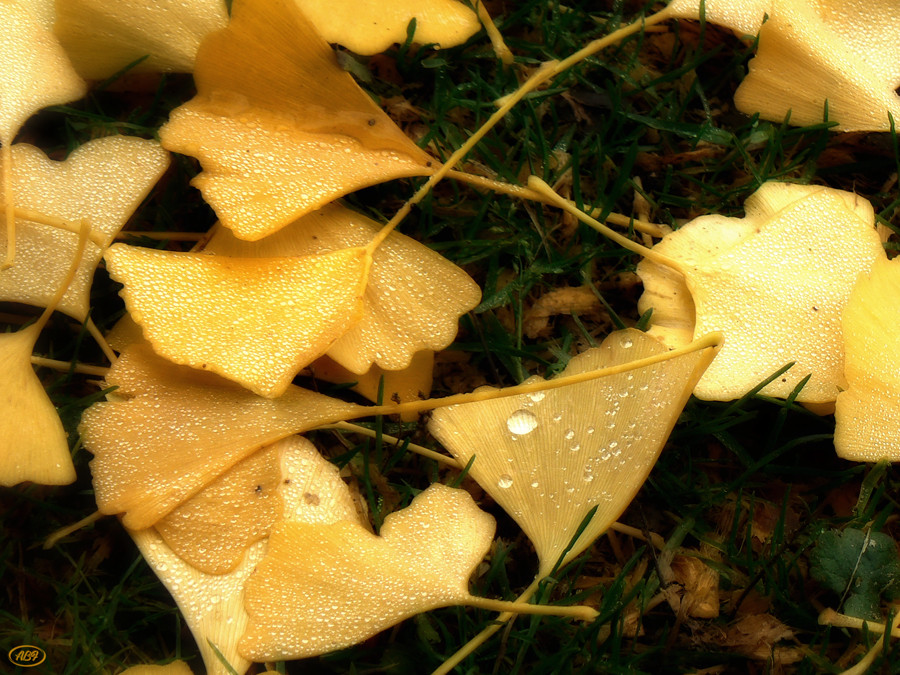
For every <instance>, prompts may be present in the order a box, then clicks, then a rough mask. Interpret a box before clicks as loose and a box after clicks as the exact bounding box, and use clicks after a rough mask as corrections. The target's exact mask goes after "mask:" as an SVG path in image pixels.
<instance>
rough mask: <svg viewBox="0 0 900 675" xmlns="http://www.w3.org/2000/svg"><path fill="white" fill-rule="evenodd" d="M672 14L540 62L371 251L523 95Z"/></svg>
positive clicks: (386, 228)
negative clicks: (570, 53) (559, 56)
mask: <svg viewBox="0 0 900 675" xmlns="http://www.w3.org/2000/svg"><path fill="white" fill-rule="evenodd" d="M670 16H671V13H670V12H669V11H668V8H667V7H666V8H663V9H662V10H660V11H658V12H656V13H655V14H651V15H650V16H648V17H642V18H640V19H638V20H637V21H632V22H631V23H630V24H628V25H627V26H622V27H621V28H619V29H618V30H615V31H613V32H612V33H610V34H609V35H606V36H604V37H602V38H599V39H597V40H594V41H593V42H591V43H590V44H588V45H587V46H585V47H582V48H581V49H579V50H578V51H577V52H575V53H574V54H572V55H571V56H568V57H566V58H565V59H563V60H562V61H548V62H546V63H544V64H543V65H541V67H540V68H538V69H537V70H536V71H534V72H533V73H532V74H531V77H529V78H528V79H527V80H526V81H525V82H524V83H522V85H521V86H520V87H519V88H518V89H516V91H514V92H513V93H512V94H509V95H508V96H504V97H503V98H502V99H500V100H499V101H498V103H499V107H498V108H497V110H496V111H494V113H493V114H492V115H491V116H490V117H489V118H488V120H487V121H486V122H485V123H484V124H482V125H481V127H479V128H478V129H477V130H476V131H475V133H473V134H472V135H471V136H470V137H469V139H468V140H467V141H466V142H465V143H463V144H462V145H461V146H460V147H459V148H458V149H457V150H456V151H455V152H454V153H453V154H452V155H450V157H448V158H447V161H446V162H445V163H444V164H443V165H442V166H441V167H440V168H439V169H438V170H437V171H435V172H434V173H433V174H432V175H431V177H430V178H429V179H428V180H427V181H425V183H423V184H422V187H420V188H419V189H418V190H416V193H415V194H414V195H413V196H412V197H410V198H409V200H408V201H407V202H406V203H405V204H404V205H403V206H401V207H400V209H399V210H398V211H397V213H395V214H394V217H393V218H391V219H390V221H388V223H387V224H386V225H385V226H384V227H383V228H381V230H380V231H379V232H378V234H376V235H375V238H374V239H373V240H372V241H371V242H370V243H369V248H370V250H372V251H374V250H375V249H376V248H378V246H379V245H380V244H381V242H383V241H384V240H385V238H386V237H387V236H388V235H389V234H390V233H391V232H393V230H394V228H396V227H397V225H398V224H399V223H400V222H401V221H402V220H403V219H404V218H406V216H407V215H408V214H409V212H410V211H411V210H412V207H413V206H415V205H416V204H418V203H419V202H420V201H422V200H423V199H425V197H426V196H427V195H428V193H429V192H430V191H431V188H433V187H434V186H435V185H437V184H438V183H439V182H440V181H441V180H443V178H444V177H445V176H447V174H448V173H449V172H450V171H451V170H452V169H454V168H455V167H456V165H457V164H459V163H460V161H462V159H463V158H464V157H465V156H466V155H467V154H469V152H470V151H471V150H472V148H474V147H475V146H476V145H477V144H478V143H479V141H481V139H482V138H484V137H485V136H486V135H487V133H488V132H489V131H490V130H491V129H493V128H494V127H495V126H497V124H499V123H500V120H502V119H503V118H504V117H506V114H507V113H508V112H509V111H510V110H512V108H513V107H514V106H515V105H516V104H517V103H518V102H519V101H521V100H522V99H523V98H525V97H526V96H527V95H528V94H530V93H531V92H532V91H534V90H535V89H537V88H538V87H539V86H541V85H542V84H543V83H544V82H547V81H548V80H550V79H552V78H554V77H556V76H557V75H559V74H560V73H563V72H565V71H566V70H568V69H569V68H571V67H572V66H574V65H575V64H577V63H579V62H580V61H583V60H584V59H586V58H588V57H589V56H593V55H594V54H596V53H597V52H599V51H601V50H603V49H605V48H606V47H608V46H609V45H613V44H617V43H619V42H621V41H622V40H623V39H625V38H626V37H628V36H629V35H633V34H635V33H637V32H639V31H640V30H641V29H643V28H644V27H646V26H651V25H653V24H657V23H660V22H662V21H665V20H666V19H668V18H670Z"/></svg>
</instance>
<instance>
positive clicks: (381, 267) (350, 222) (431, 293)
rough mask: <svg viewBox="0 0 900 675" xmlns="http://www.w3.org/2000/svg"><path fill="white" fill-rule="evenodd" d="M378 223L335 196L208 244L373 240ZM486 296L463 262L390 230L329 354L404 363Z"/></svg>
mask: <svg viewBox="0 0 900 675" xmlns="http://www.w3.org/2000/svg"><path fill="white" fill-rule="evenodd" d="M379 229H380V226H379V225H378V223H376V222H374V221H372V220H371V219H369V218H366V217H365V216H362V215H360V214H358V213H355V212H354V211H351V210H350V209H347V208H345V207H343V206H340V205H339V204H331V205H329V206H326V207H325V208H323V209H320V210H318V211H315V212H313V213H310V214H307V215H306V216H304V217H302V218H300V219H299V220H297V221H295V222H293V223H291V224H290V225H288V226H287V227H285V228H283V229H282V230H280V231H279V232H277V233H275V234H273V235H271V236H269V237H266V238H265V239H262V240H260V241H257V242H246V241H242V240H240V239H238V238H236V237H235V236H234V235H233V234H232V233H231V232H230V231H229V230H227V229H224V228H221V227H219V228H216V229H215V231H214V234H213V236H212V237H211V239H210V240H209V242H208V243H207V244H206V245H205V248H204V250H205V251H207V252H210V253H215V254H217V255H220V256H221V255H225V256H232V257H238V258H243V257H253V258H256V257H270V256H271V257H276V256H304V255H312V254H321V253H325V252H329V251H336V250H340V249H344V248H350V247H363V246H366V245H367V244H368V243H369V242H371V241H372V240H373V238H374V237H375V235H376V234H377V233H378V231H379ZM480 298H481V290H480V289H479V288H478V285H477V284H476V283H475V282H474V281H472V279H471V278H470V277H469V275H467V274H466V273H465V272H463V271H462V270H461V269H460V268H459V267H457V266H456V265H454V264H453V263H451V262H450V261H449V260H447V259H446V258H444V257H443V256H441V255H439V254H438V253H436V252H434V251H432V250H431V249H429V248H428V247H426V246H425V245H423V244H420V243H419V242H417V241H415V240H413V239H410V238H409V237H406V236H404V235H402V234H400V233H399V232H396V231H395V232H391V234H390V235H388V237H387V238H386V239H385V240H384V241H383V242H382V243H381V244H380V245H379V246H378V248H377V249H376V250H375V251H374V253H373V254H372V266H371V270H370V273H369V276H368V282H367V285H366V290H365V294H364V296H363V304H364V309H363V315H362V317H361V318H360V320H359V321H358V322H356V323H355V324H354V325H353V326H351V327H350V328H349V329H348V330H347V331H346V332H345V333H344V334H343V335H342V336H341V337H340V338H338V339H337V340H336V341H335V342H334V344H332V345H331V346H330V347H329V348H328V351H327V354H328V356H330V357H331V358H332V359H334V360H335V361H337V362H338V363H339V364H340V365H342V366H343V367H345V368H347V369H348V370H350V371H352V372H354V373H356V374H357V375H362V374H363V373H365V372H367V371H368V370H369V369H370V367H371V366H372V365H373V364H374V365H377V366H378V367H379V368H382V369H385V370H401V369H403V368H406V367H408V366H409V364H410V361H411V359H412V358H413V356H414V355H415V354H416V353H417V352H420V351H422V350H431V351H440V350H442V349H445V348H446V347H447V346H448V345H449V344H450V343H451V342H452V341H453V340H454V338H455V337H456V332H457V324H458V320H459V317H460V316H461V315H463V314H465V313H466V312H468V311H469V310H471V309H473V308H474V307H475V306H476V305H477V304H478V302H479V300H480Z"/></svg>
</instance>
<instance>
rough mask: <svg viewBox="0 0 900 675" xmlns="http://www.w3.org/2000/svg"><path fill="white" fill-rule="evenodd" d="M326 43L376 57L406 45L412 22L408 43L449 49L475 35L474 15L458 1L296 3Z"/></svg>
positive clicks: (305, 0)
mask: <svg viewBox="0 0 900 675" xmlns="http://www.w3.org/2000/svg"><path fill="white" fill-rule="evenodd" d="M296 2H297V5H298V6H299V7H300V9H301V10H302V11H303V13H304V14H305V15H306V16H307V17H308V18H309V20H310V21H311V22H312V24H313V25H314V26H315V27H316V30H317V31H319V34H320V35H322V37H324V38H325V39H326V40H327V41H328V42H337V43H338V44H342V45H344V46H345V47H347V48H348V49H350V50H351V51H354V52H356V53H357V54H377V53H379V52H383V51H385V50H386V49H387V48H388V47H390V46H391V45H392V44H394V43H395V42H396V43H400V44H403V43H404V42H406V34H407V33H406V32H407V27H408V26H409V22H410V21H411V20H412V19H415V20H416V32H415V34H414V35H413V42H417V43H419V44H436V45H438V46H439V47H442V48H446V47H454V46H456V45H458V44H462V43H463V42H465V41H466V40H468V39H469V38H470V37H471V36H472V35H474V34H475V33H476V32H478V29H479V28H481V24H480V23H479V22H478V17H477V16H476V14H475V12H473V11H472V10H471V9H469V8H468V7H466V6H465V5H464V4H463V3H462V2H458V0H394V1H393V2H383V1H380V0H330V1H329V0H296Z"/></svg>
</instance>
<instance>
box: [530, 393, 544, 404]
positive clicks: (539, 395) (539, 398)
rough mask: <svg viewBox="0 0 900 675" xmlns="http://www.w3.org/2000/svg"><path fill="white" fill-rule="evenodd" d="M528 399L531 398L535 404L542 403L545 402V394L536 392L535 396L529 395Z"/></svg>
mask: <svg viewBox="0 0 900 675" xmlns="http://www.w3.org/2000/svg"><path fill="white" fill-rule="evenodd" d="M528 398H530V399H531V400H532V401H534V402H535V403H540V402H541V401H543V400H544V392H542V391H536V392H534V393H533V394H528Z"/></svg>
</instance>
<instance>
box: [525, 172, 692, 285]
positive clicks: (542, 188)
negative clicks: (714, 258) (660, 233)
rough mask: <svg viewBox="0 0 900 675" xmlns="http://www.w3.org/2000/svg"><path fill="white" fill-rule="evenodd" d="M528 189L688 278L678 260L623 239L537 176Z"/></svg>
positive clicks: (629, 248)
mask: <svg viewBox="0 0 900 675" xmlns="http://www.w3.org/2000/svg"><path fill="white" fill-rule="evenodd" d="M528 187H530V188H531V189H533V190H535V191H536V192H539V193H541V194H542V195H544V198H545V199H544V201H545V202H548V203H551V204H553V205H554V206H557V207H559V208H561V209H562V210H563V211H565V212H567V213H571V214H572V215H573V216H575V217H576V218H578V220H580V221H581V222H583V223H584V224H585V225H587V226H588V227H592V228H593V229H595V230H597V232H599V233H600V234H602V235H603V236H604V237H607V238H608V239H612V240H613V241H614V242H616V243H617V244H618V245H619V246H621V247H622V248H625V249H628V250H629V251H631V252H632V253H637V254H638V255H640V256H643V257H644V258H647V260H650V261H652V262H655V263H657V264H658V265H664V266H666V267H668V268H670V269H673V270H675V271H676V272H679V273H680V274H681V275H682V276H687V275H686V274H685V268H684V266H683V265H682V264H681V263H680V262H678V261H677V260H673V259H672V258H669V257H667V256H664V255H660V254H659V253H657V252H656V251H654V250H653V249H652V248H647V247H646V246H644V245H643V244H638V243H637V242H636V241H632V240H631V239H629V238H628V237H623V236H622V235H621V234H619V233H618V232H615V231H614V230H611V229H609V228H608V227H607V226H606V225H604V224H603V223H601V222H600V221H599V220H596V219H594V218H592V217H591V216H589V215H588V214H586V213H585V212H584V211H582V210H581V209H579V208H578V207H577V206H575V205H574V204H573V203H572V202H570V201H569V200H568V199H564V198H563V197H560V196H559V195H558V194H556V192H554V191H553V188H551V187H550V186H549V185H547V183H545V182H544V181H542V180H541V179H540V178H538V177H537V176H529V177H528Z"/></svg>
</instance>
